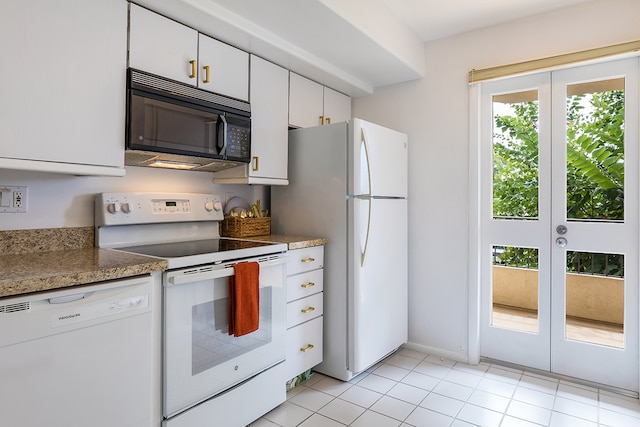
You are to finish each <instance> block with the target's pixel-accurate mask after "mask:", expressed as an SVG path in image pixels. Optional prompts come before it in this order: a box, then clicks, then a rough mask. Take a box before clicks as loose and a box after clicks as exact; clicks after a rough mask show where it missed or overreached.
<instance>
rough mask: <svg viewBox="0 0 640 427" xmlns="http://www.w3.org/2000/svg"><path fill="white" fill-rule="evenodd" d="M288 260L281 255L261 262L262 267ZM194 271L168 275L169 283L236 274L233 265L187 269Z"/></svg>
mask: <svg viewBox="0 0 640 427" xmlns="http://www.w3.org/2000/svg"><path fill="white" fill-rule="evenodd" d="M286 262H287V258H286V257H279V258H276V259H273V260H269V261H263V262H260V263H259V264H260V268H261V269H262V268H266V267H273V266H276V265H282V264H285V263H286ZM187 271H193V273H185V272H183V273H177V274H174V275H171V274H170V275H169V276H168V284H169V286H171V285H184V284H186V283H193V282H198V281H201V280H212V279H221V278H223V277H231V276H233V275H234V273H235V270H234V268H233V267H227V268H221V269H217V270H211V269H207V268H206V267H205V268H202V269H200V270H187Z"/></svg>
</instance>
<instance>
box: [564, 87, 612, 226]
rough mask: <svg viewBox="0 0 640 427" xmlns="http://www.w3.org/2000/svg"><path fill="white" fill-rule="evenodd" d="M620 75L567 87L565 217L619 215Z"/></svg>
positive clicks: (598, 218) (607, 217)
mask: <svg viewBox="0 0 640 427" xmlns="http://www.w3.org/2000/svg"><path fill="white" fill-rule="evenodd" d="M624 99H625V98H624V78H616V79H611V80H603V81H596V82H588V83H580V84H573V85H569V86H567V218H568V219H569V220H572V219H573V220H580V221H622V220H623V219H624V102H625V101H624Z"/></svg>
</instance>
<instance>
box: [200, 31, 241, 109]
mask: <svg viewBox="0 0 640 427" xmlns="http://www.w3.org/2000/svg"><path fill="white" fill-rule="evenodd" d="M198 37H199V44H198V61H199V63H198V86H199V87H200V88H202V89H205V90H208V91H211V92H215V93H220V94H223V95H227V96H230V97H232V98H238V99H242V100H243V101H248V100H249V54H248V53H247V52H243V51H242V50H240V49H236V48H235V47H233V46H229V45H228V44H225V43H222V42H221V41H218V40H216V39H212V38H211V37H208V36H205V35H204V34H199V35H198ZM207 77H208V78H207Z"/></svg>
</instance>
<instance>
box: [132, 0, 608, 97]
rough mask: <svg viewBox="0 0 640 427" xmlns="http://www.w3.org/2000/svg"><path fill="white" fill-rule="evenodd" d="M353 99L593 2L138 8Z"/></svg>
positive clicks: (220, 3) (352, 1) (357, 1)
mask: <svg viewBox="0 0 640 427" xmlns="http://www.w3.org/2000/svg"><path fill="white" fill-rule="evenodd" d="M135 1H136V2H138V3H140V4H142V5H143V6H147V7H149V8H150V9H152V10H155V11H157V12H160V13H163V14H165V15H167V16H170V17H172V18H174V19H176V20H178V21H181V22H183V23H185V24H187V25H190V26H192V27H194V28H196V29H198V30H199V31H201V32H203V33H206V34H209V35H211V36H213V37H216V38H218V39H220V40H222V41H225V42H227V43H229V44H232V45H234V46H237V47H239V48H241V49H244V50H246V51H248V52H251V53H254V54H256V55H259V56H261V57H263V58H265V59H268V60H270V61H272V62H274V63H276V64H279V65H281V66H283V67H286V68H288V69H290V70H292V71H295V72H297V73H299V74H302V75H304V76H306V77H308V78H310V79H312V80H315V81H318V82H320V83H322V84H325V85H327V86H330V87H332V88H334V89H336V90H339V91H341V92H344V93H346V94H348V95H351V96H362V95H367V94H371V93H373V91H374V89H375V88H376V87H381V86H386V85H390V84H395V83H400V82H405V81H409V80H414V79H418V78H421V77H423V76H424V74H425V64H426V61H427V58H425V49H424V43H425V42H429V41H433V40H436V39H439V38H443V37H448V36H452V35H455V34H460V33H464V32H467V31H471V30H475V29H479V28H483V27H488V26H492V25H496V24H499V23H502V22H506V21H509V20H514V19H519V18H523V17H527V16H531V15H536V14H539V13H544V12H547V11H550V10H553V9H559V8H563V7H569V6H573V5H576V4H578V3H585V2H588V1H606V0H348V1H345V0H269V1H265V0H135Z"/></svg>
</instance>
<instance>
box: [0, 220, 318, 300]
mask: <svg viewBox="0 0 640 427" xmlns="http://www.w3.org/2000/svg"><path fill="white" fill-rule="evenodd" d="M93 236H94V229H93V227H75V228H51V229H34V230H8V231H0V254H2V255H0V298H3V297H9V296H16V295H22V294H27V293H32V292H40V291H50V290H55V289H61V288H66V287H71V286H80V285H88V284H91V283H96V282H102V281H106V280H113V279H122V278H126V277H132V276H138V275H142V274H148V273H151V272H154V271H161V270H166V269H167V267H168V264H167V261H166V260H163V259H160V258H154V257H148V256H144V255H137V254H131V253H126V252H121V251H117V250H112V249H99V248H95V247H94V237H93ZM244 239H247V240H258V241H263V242H275V243H285V244H286V245H287V248H288V249H289V250H293V249H303V248H309V247H313V246H321V245H325V244H326V243H327V239H325V238H321V237H304V236H288V235H283V234H269V235H264V236H252V237H245V238H244Z"/></svg>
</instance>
